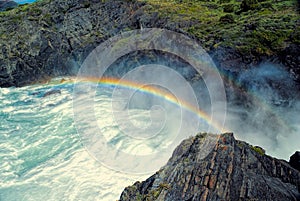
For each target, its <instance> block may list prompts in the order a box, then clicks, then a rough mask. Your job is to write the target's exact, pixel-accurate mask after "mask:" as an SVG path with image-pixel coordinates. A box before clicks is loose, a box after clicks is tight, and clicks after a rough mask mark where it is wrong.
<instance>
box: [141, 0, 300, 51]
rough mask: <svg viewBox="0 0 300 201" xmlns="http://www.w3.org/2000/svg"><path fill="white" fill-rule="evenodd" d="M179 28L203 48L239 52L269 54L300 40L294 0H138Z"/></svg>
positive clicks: (148, 10) (147, 9)
mask: <svg viewBox="0 0 300 201" xmlns="http://www.w3.org/2000/svg"><path fill="white" fill-rule="evenodd" d="M140 1H144V2H147V3H148V4H150V5H151V6H147V7H146V8H145V10H146V11H147V12H149V13H151V12H155V11H157V12H158V13H159V15H160V16H161V17H163V18H165V17H166V18H168V19H170V21H175V22H177V23H178V24H179V26H180V27H178V28H180V29H182V30H185V31H186V32H188V33H189V34H191V35H193V36H195V37H196V38H198V39H199V40H200V41H201V42H202V45H203V47H204V48H205V49H206V50H210V49H213V48H216V47H218V46H220V45H222V46H224V47H232V48H235V49H237V50H238V51H239V52H240V53H241V54H243V55H247V54H253V55H272V54H274V53H276V52H279V51H281V50H282V49H283V48H284V47H285V46H286V45H287V44H288V43H292V42H294V43H299V38H300V36H299V32H300V31H299V22H298V26H297V21H299V19H300V17H299V14H298V11H297V1H296V0H280V1H275V0H242V1H238V0H212V1H204V0H203V1H202V0H140Z"/></svg>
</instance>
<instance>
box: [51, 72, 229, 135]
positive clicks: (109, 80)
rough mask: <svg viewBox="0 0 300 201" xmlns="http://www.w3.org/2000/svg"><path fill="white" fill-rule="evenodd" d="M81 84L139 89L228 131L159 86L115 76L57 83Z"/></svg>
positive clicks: (217, 128) (214, 127)
mask: <svg viewBox="0 0 300 201" xmlns="http://www.w3.org/2000/svg"><path fill="white" fill-rule="evenodd" d="M68 83H69V84H70V83H72V84H80V83H96V84H100V85H106V86H113V87H116V86H121V87H124V88H129V89H134V90H139V91H141V92H144V93H148V94H151V95H154V96H157V97H160V98H163V99H165V100H167V101H168V102H170V103H172V104H175V105H178V106H179V107H181V108H183V109H185V110H187V111H189V112H192V113H194V114H196V115H197V116H198V118H199V119H201V120H204V121H205V122H206V123H207V124H208V125H210V126H211V128H213V130H216V131H217V132H220V133H222V132H226V131H228V130H227V129H225V128H224V127H223V125H220V124H219V123H217V122H213V121H212V119H211V116H210V115H209V114H207V113H206V112H204V111H202V110H200V109H199V108H198V107H195V106H194V105H192V104H190V103H189V102H187V101H183V100H180V99H178V98H177V97H176V96H174V95H173V94H171V93H169V92H167V91H165V90H162V89H160V88H158V87H155V86H151V85H144V84H141V83H137V82H133V81H129V80H124V79H122V80H120V79H118V78H114V77H104V78H96V77H88V78H87V77H84V78H80V79H79V78H68V79H61V81H59V83H57V84H68Z"/></svg>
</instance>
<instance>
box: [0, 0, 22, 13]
mask: <svg viewBox="0 0 300 201" xmlns="http://www.w3.org/2000/svg"><path fill="white" fill-rule="evenodd" d="M17 6H18V4H17V3H16V2H14V1H10V0H0V11H5V10H7V9H12V8H15V7H17Z"/></svg>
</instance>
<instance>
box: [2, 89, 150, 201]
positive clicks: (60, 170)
mask: <svg viewBox="0 0 300 201" xmlns="http://www.w3.org/2000/svg"><path fill="white" fill-rule="evenodd" d="M49 90H60V94H59V93H57V94H52V95H49V96H46V97H43V96H44V94H45V93H46V92H47V91H49ZM72 90H73V86H72V84H62V85H57V84H55V85H51V84H48V85H35V86H27V87H22V88H3V89H1V88H0V102H1V104H0V121H1V125H0V200H1V201H21V200H24V201H29V200H34V201H40V200H55V201H57V200H93V201H94V200H116V199H118V198H119V195H120V193H121V192H122V190H123V189H124V187H126V186H128V185H130V184H132V183H133V182H134V181H136V180H140V179H142V178H146V177H147V176H149V175H144V176H143V175H142V176H141V175H131V174H125V173H120V172H116V171H114V170H112V169H108V168H106V167H104V166H103V165H101V163H99V162H98V161H97V160H95V159H94V158H93V157H91V155H89V154H88V152H87V151H86V149H85V148H84V146H83V145H82V143H81V140H80V136H79V135H78V133H77V131H76V128H75V125H74V121H73V110H72ZM103 98H107V97H106V96H103ZM99 99H101V98H99Z"/></svg>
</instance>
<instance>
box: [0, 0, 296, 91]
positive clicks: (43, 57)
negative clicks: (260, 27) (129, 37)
mask: <svg viewBox="0 0 300 201" xmlns="http://www.w3.org/2000/svg"><path fill="white" fill-rule="evenodd" d="M149 7H153V5H152V6H151V5H150V4H149V3H146V2H141V1H111V0H108V1H95V0H92V1H87V0H66V1H60V0H51V1H50V0H43V1H40V2H36V3H35V4H34V5H23V6H19V8H17V9H14V10H13V12H9V13H6V14H4V12H2V14H1V17H0V46H1V49H0V87H9V86H23V85H26V84H31V83H33V82H36V81H40V80H45V79H48V78H49V77H55V76H58V75H74V74H76V73H77V71H78V69H79V67H80V65H81V64H82V62H83V61H84V59H85V58H86V56H87V55H88V54H89V53H90V52H91V50H93V49H94V48H95V47H96V46H97V45H99V44H100V43H101V42H103V41H104V40H106V39H108V38H110V37H111V36H114V35H116V34H119V33H121V32H124V31H126V30H133V29H140V28H141V26H143V27H158V28H165V29H170V30H174V31H177V32H181V33H187V30H189V29H190V28H193V27H195V26H197V25H199V23H200V22H197V21H195V20H191V21H190V20H177V21H176V20H174V19H171V18H170V17H166V16H165V17H164V16H163V15H162V14H161V13H159V12H156V11H153V10H151V11H149ZM200 24H201V23H200ZM250 25H251V26H250ZM250 25H249V27H248V28H249V29H255V26H256V25H253V26H252V24H250ZM201 26H202V25H201ZM218 26H219V25H218ZM220 26H221V25H220ZM234 26H235V25H234ZM278 26H279V25H278ZM294 26H295V27H296V25H294ZM204 27H205V26H204ZM222 27H223V26H222ZM248 28H247V29H248ZM275 28H276V29H283V28H282V27H280V26H279V28H278V27H275ZM297 33H298V32H297ZM297 33H296V32H295V37H293V38H297V37H298V34H297ZM189 35H190V36H191V37H193V38H195V39H196V40H198V41H199V42H200V43H201V44H204V43H206V41H210V40H213V41H214V42H213V43H212V44H211V45H208V44H207V45H205V47H209V48H210V49H207V50H210V54H211V55H212V57H213V59H214V61H215V62H216V64H217V65H218V67H219V68H220V69H221V70H227V71H228V72H230V73H231V74H235V73H237V72H240V71H241V70H243V69H247V68H249V67H251V66H253V65H256V64H258V63H260V62H261V61H263V60H264V59H273V58H274V62H275V63H284V65H286V68H287V69H288V70H290V72H291V77H293V78H295V79H297V80H298V81H299V82H300V77H299V73H300V72H299V66H300V60H299V57H298V52H299V45H298V44H294V45H293V44H292V45H291V44H290V42H288V43H287V44H286V47H285V48H284V49H283V50H282V52H278V51H277V52H275V53H274V55H271V56H270V58H269V57H268V58H264V57H263V55H264V54H262V55H254V54H248V53H241V51H238V50H237V49H235V48H232V47H231V48H229V47H227V46H226V45H225V44H224V45H221V46H216V47H213V44H218V43H219V42H222V41H231V40H234V39H231V38H228V37H230V36H227V35H226V34H225V36H224V38H222V39H220V38H219V37H214V34H211V33H209V34H208V35H211V38H210V39H209V40H208V39H205V40H204V39H203V38H197V37H196V36H195V35H193V34H189ZM236 42H237V43H238V44H240V42H239V40H238V41H236ZM241 44H242V43H241ZM241 44H240V45H241ZM234 46H236V45H234Z"/></svg>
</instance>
